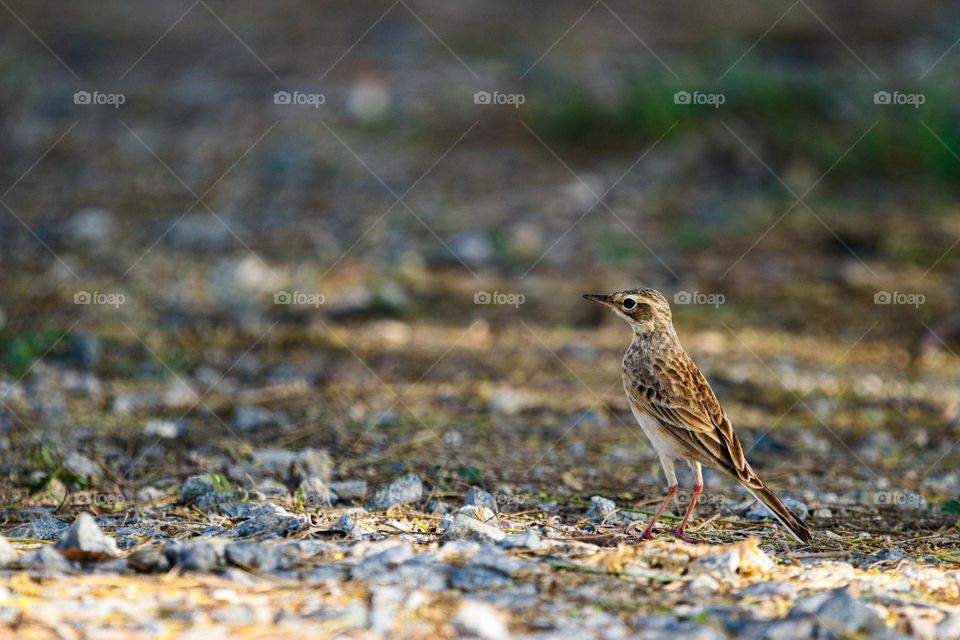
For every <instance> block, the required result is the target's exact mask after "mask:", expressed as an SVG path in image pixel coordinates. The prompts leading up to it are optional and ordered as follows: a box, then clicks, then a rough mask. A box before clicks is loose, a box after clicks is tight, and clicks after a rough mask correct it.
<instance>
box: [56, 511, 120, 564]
mask: <svg viewBox="0 0 960 640" xmlns="http://www.w3.org/2000/svg"><path fill="white" fill-rule="evenodd" d="M54 548H55V549H57V550H58V551H60V553H62V554H64V555H65V556H67V557H70V558H77V559H83V560H96V559H102V558H105V557H116V556H118V555H120V550H119V549H118V548H117V543H116V542H115V541H114V539H113V538H111V537H110V536H108V535H106V534H105V533H104V532H103V531H102V530H101V529H100V527H99V526H97V523H96V521H95V520H94V519H93V516H92V515H90V514H89V513H81V514H80V515H79V516H77V519H76V520H75V521H74V523H73V524H72V525H71V526H70V528H69V529H67V530H66V531H65V532H64V534H63V535H62V536H61V537H60V539H59V540H58V541H57V543H56V544H55V545H54Z"/></svg>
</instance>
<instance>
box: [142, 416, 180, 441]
mask: <svg viewBox="0 0 960 640" xmlns="http://www.w3.org/2000/svg"><path fill="white" fill-rule="evenodd" d="M180 431H181V430H180V425H178V424H177V423H176V422H173V421H172V420H149V421H148V422H147V424H146V425H144V427H143V434H144V435H145V436H150V437H153V438H164V439H167V440H173V439H174V438H176V437H177V436H179V435H180Z"/></svg>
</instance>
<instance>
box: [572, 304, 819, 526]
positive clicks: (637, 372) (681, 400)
mask: <svg viewBox="0 0 960 640" xmlns="http://www.w3.org/2000/svg"><path fill="white" fill-rule="evenodd" d="M583 297H584V298H586V299H587V300H593V301H594V302H599V303H600V304H604V305H606V306H608V307H610V308H611V309H613V311H614V312H615V313H616V314H617V315H618V316H620V317H621V318H623V319H624V320H626V321H627V324H629V325H630V327H631V328H632V329H633V342H631V343H630V348H629V349H627V352H626V354H624V356H623V365H622V368H621V371H622V374H623V387H624V389H625V390H626V392H627V400H628V401H629V403H630V408H631V409H632V410H633V415H634V417H635V418H636V419H637V422H639V423H640V428H641V429H642V430H643V432H644V434H645V435H646V436H647V438H649V439H650V442H651V444H652V445H653V448H654V449H655V450H656V452H657V456H658V457H659V458H660V464H661V465H662V466H663V473H664V475H665V476H666V477H667V497H666V498H664V500H663V502H662V503H661V504H660V506H659V507H658V508H657V511H656V513H654V515H653V518H652V519H651V520H650V522H649V523H648V524H647V526H646V529H644V531H643V534H642V535H641V538H642V539H648V538H652V537H653V527H654V524H656V522H657V518H659V517H660V514H661V513H662V512H663V510H664V508H665V507H666V506H667V503H668V502H670V500H671V499H672V498H673V496H674V494H675V493H676V492H677V487H678V483H677V474H676V471H675V469H674V463H675V462H677V461H679V460H683V461H686V463H687V464H688V465H690V470H691V471H692V472H693V478H694V484H693V493H692V495H691V498H690V504H689V505H688V506H687V510H686V513H684V514H683V520H682V521H681V522H680V526H679V527H677V530H676V532H675V535H676V537H677V538H679V539H681V540H684V541H686V542H701V540H698V539H696V538H692V537H691V536H688V535H687V534H685V533H684V529H685V528H686V526H687V522H688V521H689V520H690V515H691V514H692V513H693V509H694V506H696V504H697V498H699V497H700V492H701V491H703V473H702V466H703V465H706V466H708V467H710V468H713V469H717V470H719V471H722V472H724V473H726V474H727V475H729V476H732V477H733V478H734V479H736V480H737V481H738V482H739V483H740V484H742V485H743V486H744V487H745V488H746V489H747V491H749V492H750V493H751V494H753V497H754V498H756V499H757V500H759V501H760V502H762V503H763V504H765V505H767V507H769V508H770V510H771V511H772V512H773V514H774V515H775V516H776V517H777V520H779V521H780V524H782V525H783V526H784V527H786V529H787V531H789V532H790V533H791V534H792V535H793V536H795V537H796V538H797V539H798V540H800V541H802V542H808V541H809V540H811V539H812V537H813V535H812V534H811V532H810V529H809V528H808V527H807V525H805V524H804V523H803V521H802V520H800V518H798V517H797V515H796V514H795V513H794V512H793V511H791V510H790V509H789V508H788V507H787V505H785V504H783V501H782V500H780V498H778V497H777V495H776V494H775V493H774V492H773V491H771V490H770V489H768V488H767V486H766V485H765V484H763V481H762V480H760V478H759V477H757V474H756V473H754V471H753V469H751V468H750V465H749V463H747V460H746V458H745V457H744V455H743V447H742V446H741V444H740V439H739V438H737V434H735V433H734V432H733V425H732V424H730V419H729V418H728V417H727V414H726V412H724V410H723V407H721V406H720V402H719V401H718V400H717V396H716V394H714V392H713V389H711V388H710V384H709V383H708V382H707V379H706V378H704V376H703V374H702V373H700V369H698V368H697V365H695V364H694V363H693V360H691V359H690V356H688V355H687V352H686V351H684V350H683V347H682V346H680V339H679V338H678V337H677V332H676V330H675V329H674V328H673V317H672V315H671V313H670V303H668V302H667V299H666V298H664V297H663V295H662V294H660V292H659V291H655V290H653V289H628V290H626V291H618V292H617V293H614V294H611V295H600V294H588V295H584V296H583Z"/></svg>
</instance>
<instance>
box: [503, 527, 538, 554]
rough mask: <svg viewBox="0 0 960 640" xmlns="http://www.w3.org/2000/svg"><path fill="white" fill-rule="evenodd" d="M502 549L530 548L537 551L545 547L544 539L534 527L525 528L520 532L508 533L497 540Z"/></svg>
mask: <svg viewBox="0 0 960 640" xmlns="http://www.w3.org/2000/svg"><path fill="white" fill-rule="evenodd" d="M497 545H498V546H500V548H501V549H530V550H532V551H536V550H537V549H542V548H543V540H542V539H541V538H540V536H539V535H538V534H537V532H536V531H534V530H533V529H524V530H523V531H521V532H520V533H508V534H506V535H505V536H504V537H503V539H502V540H500V541H499V542H497Z"/></svg>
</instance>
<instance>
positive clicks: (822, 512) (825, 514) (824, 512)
mask: <svg viewBox="0 0 960 640" xmlns="http://www.w3.org/2000/svg"><path fill="white" fill-rule="evenodd" d="M813 517H814V518H817V519H822V520H829V519H830V518H832V517H833V511H831V510H830V509H827V508H825V507H821V508H820V509H814V510H813Z"/></svg>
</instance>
